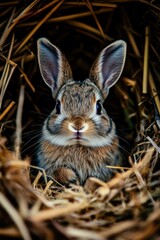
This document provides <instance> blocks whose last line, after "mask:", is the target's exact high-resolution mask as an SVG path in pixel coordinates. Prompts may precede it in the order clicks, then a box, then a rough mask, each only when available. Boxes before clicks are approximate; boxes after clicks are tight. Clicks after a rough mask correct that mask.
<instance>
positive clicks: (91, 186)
mask: <svg viewBox="0 0 160 240" xmlns="http://www.w3.org/2000/svg"><path fill="white" fill-rule="evenodd" d="M95 180H96V178H94V177H90V178H88V179H87V180H86V182H85V184H84V191H85V192H87V193H94V192H95V190H97V188H98V187H99V184H98V183H97V181H95Z"/></svg>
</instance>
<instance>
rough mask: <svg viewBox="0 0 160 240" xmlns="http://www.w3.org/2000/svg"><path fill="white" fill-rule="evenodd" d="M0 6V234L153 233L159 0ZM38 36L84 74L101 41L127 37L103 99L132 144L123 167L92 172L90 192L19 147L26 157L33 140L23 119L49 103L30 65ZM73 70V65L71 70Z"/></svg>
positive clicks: (159, 116)
mask: <svg viewBox="0 0 160 240" xmlns="http://www.w3.org/2000/svg"><path fill="white" fill-rule="evenodd" d="M0 12H1V14H0V19H1V23H0V31H1V37H0V72H1V81H0V84H1V88H0V99H1V101H0V108H1V115H0V120H1V138H0V238H2V239H10V238H13V239H27V240H28V239H92V240H93V239H98V240H100V239H136V240H138V239H151V238H152V239H158V238H159V230H160V190H159V183H160V170H159V166H160V164H159V160H160V158H159V154H160V147H159V146H160V139H159V131H160V130H159V128H160V100H159V86H160V80H159V56H160V52H159V51H160V50H159V40H160V31H159V15H160V5H159V4H158V1H147V0H146V1H145V0H139V1H134V0H133V1H127V0H126V1H122V0H119V1H118V0H117V1H116V0H114V1H111V0H110V1H89V0H86V1H60V0H54V1H49V0H48V1H40V0H35V1H16V0H15V1H7V2H5V1H4V3H2V2H1V3H0ZM41 36H45V37H48V38H49V39H50V40H51V41H52V42H54V44H57V45H59V46H60V47H61V49H62V50H63V51H64V52H65V53H66V55H67V57H69V58H70V62H71V63H74V64H71V65H72V66H73V67H74V69H73V70H74V74H75V77H76V78H83V76H84V75H85V74H86V72H87V70H88V68H89V65H90V63H91V62H92V60H93V59H94V57H95V54H97V53H98V52H99V51H100V50H101V49H102V48H103V47H104V46H106V45H107V44H108V43H109V42H111V41H113V40H114V39H119V38H122V39H124V40H126V42H127V44H128V57H127V63H126V66H125V70H124V73H123V76H122V78H121V80H120V81H119V83H118V84H117V86H115V88H114V90H113V92H112V94H111V95H112V96H113V97H112V96H110V100H109V101H110V104H108V102H107V103H106V106H108V105H111V106H110V108H111V112H116V110H117V111H118V109H119V106H120V112H121V116H120V117H119V118H118V121H119V123H120V125H121V124H122V123H124V124H125V125H126V128H125V129H124V128H123V129H122V130H123V132H124V133H125V139H126V141H127V142H130V144H131V149H129V147H128V148H126V146H125V148H126V150H127V151H128V152H130V154H129V156H128V161H129V163H130V165H128V166H126V167H123V168H122V167H121V168H120V169H119V173H118V174H117V175H116V176H115V177H114V178H113V179H111V180H110V181H109V182H107V183H104V182H102V181H100V180H98V179H92V180H91V181H94V182H95V183H96V184H97V190H96V191H95V192H94V193H90V194H86V193H85V192H84V190H83V188H82V187H80V186H75V185H71V186H70V188H65V187H64V186H61V185H57V184H55V182H54V179H53V181H51V180H50V181H49V180H47V179H46V175H45V172H44V171H43V170H42V169H38V168H37V169H35V167H33V166H32V165H30V158H28V157H26V153H25V154H24V153H23V151H26V152H27V150H29V151H28V152H27V154H30V156H31V155H32V154H31V153H32V150H33V151H34V149H35V148H36V144H35V141H34V134H33V131H34V128H35V125H33V127H31V126H32V122H37V119H39V118H43V119H44V118H45V117H46V115H47V114H48V113H49V111H50V110H51V109H52V107H53V103H50V104H48V101H50V102H51V100H50V97H49V91H48V89H46V88H45V86H44V85H43V83H42V79H41V77H40V75H39V70H38V67H37V60H36V40H37V39H38V38H39V37H41ZM82 59H83V62H82ZM84 59H86V60H84ZM84 61H85V62H84ZM77 69H82V71H80V72H79V75H78V74H77ZM24 92H25V94H24ZM39 92H41V93H42V94H39ZM117 99H118V100H117ZM50 105H52V106H50ZM115 105H116V106H117V105H118V106H117V109H116V108H115ZM113 110H114V111H113ZM34 112H36V113H37V112H38V113H39V114H38V115H37V114H35V113H34ZM113 117H117V115H115V116H113ZM38 124H39V123H38ZM38 124H37V125H38ZM122 125H123V124H122ZM38 127H39V126H38ZM123 127H124V126H123ZM22 130H23V131H22ZM29 130H30V131H31V132H30V133H29ZM36 131H37V130H36ZM22 133H23V134H22ZM30 134H31V135H30ZM37 134H38V132H37ZM6 138H7V141H6ZM32 138H33V141H30V142H29V143H28V144H27V142H28V140H32ZM28 145H29V149H28ZM20 146H22V149H23V151H22V150H21V148H20ZM31 148H32V150H31ZM30 150H31V151H30ZM24 156H25V158H24ZM22 158H24V160H21V159H22ZM108 167H109V166H108ZM110 167H112V166H110ZM35 172H36V173H35ZM42 176H43V180H44V181H42Z"/></svg>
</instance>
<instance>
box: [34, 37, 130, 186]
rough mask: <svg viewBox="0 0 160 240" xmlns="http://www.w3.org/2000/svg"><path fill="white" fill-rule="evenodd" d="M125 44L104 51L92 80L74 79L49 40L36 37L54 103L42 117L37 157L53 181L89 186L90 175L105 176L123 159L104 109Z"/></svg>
mask: <svg viewBox="0 0 160 240" xmlns="http://www.w3.org/2000/svg"><path fill="white" fill-rule="evenodd" d="M125 54H126V45H125V42H123V41H121V40H120V41H117V42H115V43H113V44H111V45H110V46H108V47H106V48H105V49H103V50H102V52H101V53H100V55H99V57H98V58H97V60H96V61H95V63H94V64H93V66H92V68H91V71H90V79H86V80H84V81H82V82H81V81H74V80H73V79H72V72H71V68H70V66H69V63H68V62H67V60H66V58H65V57H64V55H63V54H62V53H61V51H60V50H59V49H58V48H57V47H55V46H54V45H52V44H51V43H50V42H49V41H48V40H47V39H40V40H39V41H38V57H39V66H40V70H41V74H42V77H43V78H44V81H45V82H46V84H47V85H48V86H49V87H50V88H51V90H52V94H53V97H54V98H55V99H56V106H55V108H54V110H53V111H52V113H51V114H50V116H49V117H48V118H47V119H46V121H45V123H44V126H43V129H42V137H41V139H40V144H39V149H38V152H37V157H38V161H39V165H40V166H41V167H44V169H45V170H46V172H47V174H48V175H51V176H52V177H54V178H55V179H56V180H57V181H59V182H61V183H63V184H68V183H70V182H76V183H77V184H80V185H84V184H86V186H87V187H89V188H90V186H91V185H90V181H88V179H89V178H90V177H96V178H99V179H101V180H103V181H107V180H108V179H109V178H110V177H111V176H112V173H113V171H112V170H111V168H107V165H110V166H115V165H120V164H121V156H120V152H119V141H118V137H117V135H116V128H115V124H114V122H113V121H112V119H111V118H110V117H109V116H108V115H107V113H106V111H105V109H104V108H103V105H102V104H103V102H104V100H105V98H106V96H107V94H108V92H109V88H110V87H112V85H114V84H115V82H116V81H117V80H118V78H119V77H120V74H121V72H122V69H123V66H124V61H125Z"/></svg>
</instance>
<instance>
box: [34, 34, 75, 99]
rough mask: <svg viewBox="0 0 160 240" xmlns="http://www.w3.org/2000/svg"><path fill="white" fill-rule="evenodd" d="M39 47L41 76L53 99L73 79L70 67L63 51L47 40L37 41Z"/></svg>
mask: <svg viewBox="0 0 160 240" xmlns="http://www.w3.org/2000/svg"><path fill="white" fill-rule="evenodd" d="M37 46H38V62H39V68H40V72H41V75H42V77H43V79H44V81H45V83H46V84H47V85H48V86H49V87H50V88H51V90H52V94H53V97H56V94H57V91H58V90H59V88H60V87H61V86H62V85H63V84H64V83H65V82H66V81H67V80H69V79H72V71H71V68H70V65H69V63H68V61H67V59H66V58H65V56H64V55H63V54H62V53H61V51H60V50H59V49H58V48H57V47H56V46H54V45H52V44H51V43H50V42H49V41H48V40H47V39H46V38H40V39H39V40H38V41H37Z"/></svg>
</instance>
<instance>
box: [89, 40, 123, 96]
mask: <svg viewBox="0 0 160 240" xmlns="http://www.w3.org/2000/svg"><path fill="white" fill-rule="evenodd" d="M125 59H126V43H125V42H124V41H123V40H118V41H116V42H114V43H112V44H110V45H109V46H107V47H106V48H104V49H103V50H102V51H101V53H100V54H99V56H98V58H97V59H96V61H95V62H94V64H93V65H92V67H91V70H90V75H89V78H90V79H91V80H92V81H93V82H94V83H95V84H96V85H97V86H98V87H99V88H100V90H101V91H102V94H103V96H104V97H106V96H107V94H108V91H109V88H111V87H112V86H113V85H114V84H115V83H116V82H117V81H118V79H119V77H120V75H121V73H122V70H123V67H124V64H125Z"/></svg>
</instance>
